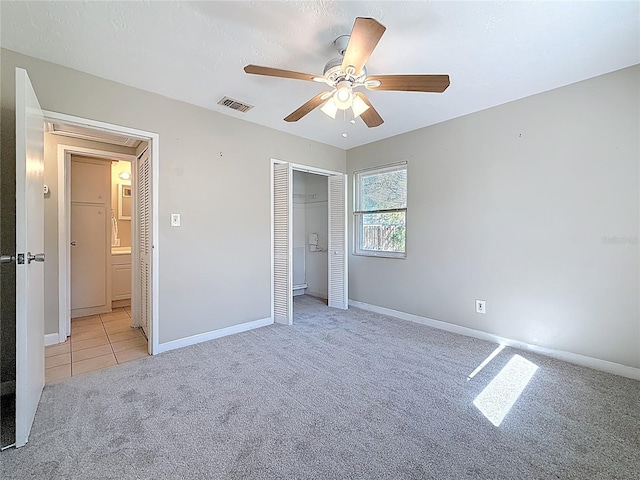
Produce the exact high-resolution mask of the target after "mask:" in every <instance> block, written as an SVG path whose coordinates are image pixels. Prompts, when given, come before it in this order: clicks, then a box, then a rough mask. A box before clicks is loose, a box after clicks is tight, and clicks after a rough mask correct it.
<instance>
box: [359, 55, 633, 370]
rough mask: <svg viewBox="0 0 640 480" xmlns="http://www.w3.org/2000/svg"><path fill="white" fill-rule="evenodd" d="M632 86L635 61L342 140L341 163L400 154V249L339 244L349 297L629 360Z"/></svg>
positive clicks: (367, 163) (377, 161)
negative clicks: (345, 248)
mask: <svg viewBox="0 0 640 480" xmlns="http://www.w3.org/2000/svg"><path fill="white" fill-rule="evenodd" d="M639 86H640V66H635V67H631V68H627V69H624V70H620V71H617V72H614V73H611V74H608V75H604V76H600V77H597V78H593V79H590V80H587V81H584V82H580V83H576V84H574V85H570V86H567V87H563V88H560V89H557V90H553V91H550V92H546V93H542V94H539V95H535V96H532V97H529V98H525V99H522V100H518V101H515V102H512V103H508V104H505V105H502V106H499V107H496V108H492V109H489V110H485V111H482V112H478V113H475V114H472V115H468V116H465V117H462V118H458V119H455V120H451V121H449V122H445V123H442V124H439V125H435V126H432V127H427V128H424V129H421V130H417V131H414V132H410V133H406V134H403V135H399V136H396V137H393V138H390V139H387V140H383V141H380V142H376V143H372V144H369V145H366V146H362V147H359V148H355V149H352V150H349V151H348V153H347V166H348V169H347V171H348V173H349V174H350V177H351V174H352V173H353V171H355V170H359V169H362V168H366V167H371V166H375V165H382V164H388V163H392V162H397V161H401V160H407V162H408V214H407V259H406V260H399V259H384V258H370V257H359V256H353V255H351V256H350V258H349V262H350V263H349V293H350V298H351V299H353V300H357V301H361V302H365V303H369V304H373V305H378V306H382V307H387V308H391V309H394V310H399V311H403V312H407V313H411V314H415V315H420V316H424V317H428V318H432V319H436V320H441V321H444V322H449V323H452V324H456V325H461V326H464V327H469V328H473V329H476V330H483V331H486V332H490V333H494V334H497V335H500V336H503V337H507V338H510V339H514V340H519V341H523V342H526V343H529V344H534V345H539V346H543V347H547V348H551V349H557V350H563V351H567V352H573V353H577V354H581V355H586V356H590V357H594V358H598V359H602V360H608V361H611V362H616V363H620V364H623V365H627V366H631V367H640V311H639V299H640V282H639V261H640V248H639V245H638V243H639V242H638V238H639V236H640V231H639V230H640V226H639V214H640V193H639V192H640V184H639V173H640V169H639V161H640V138H639V136H640V133H639V132H640V123H639V119H640V95H639V88H640V87H639ZM349 201H350V202H351V201H352V198H351V196H350V198H349ZM350 208H351V211H353V205H350ZM350 235H351V239H353V232H352V231H351V234H350ZM475 299H484V300H486V302H487V314H486V315H480V314H476V313H475V311H474V300H475Z"/></svg>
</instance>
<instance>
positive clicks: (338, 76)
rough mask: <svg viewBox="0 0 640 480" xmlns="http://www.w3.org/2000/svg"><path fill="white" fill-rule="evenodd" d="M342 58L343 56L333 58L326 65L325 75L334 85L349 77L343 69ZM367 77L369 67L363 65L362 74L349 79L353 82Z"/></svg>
mask: <svg viewBox="0 0 640 480" xmlns="http://www.w3.org/2000/svg"><path fill="white" fill-rule="evenodd" d="M342 60H343V58H342V57H336V58H332V59H331V60H329V61H328V62H327V63H326V64H325V66H324V71H323V75H324V77H325V78H326V79H327V80H328V81H329V82H330V83H331V84H332V85H335V84H337V83H338V82H340V81H341V80H345V79H347V74H346V73H345V72H343V71H342ZM365 78H367V68H366V67H362V71H361V72H360V75H358V76H357V77H351V78H349V79H348V80H349V81H352V83H353V82H360V81H364V79H365Z"/></svg>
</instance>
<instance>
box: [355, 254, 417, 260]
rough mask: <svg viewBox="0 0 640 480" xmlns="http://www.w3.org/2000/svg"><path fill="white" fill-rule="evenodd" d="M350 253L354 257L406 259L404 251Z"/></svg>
mask: <svg viewBox="0 0 640 480" xmlns="http://www.w3.org/2000/svg"><path fill="white" fill-rule="evenodd" d="M352 255H354V256H356V257H377V258H397V259H398V260H406V259H407V254H406V253H394V252H353V253H352Z"/></svg>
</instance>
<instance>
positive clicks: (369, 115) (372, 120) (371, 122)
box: [354, 92, 384, 128]
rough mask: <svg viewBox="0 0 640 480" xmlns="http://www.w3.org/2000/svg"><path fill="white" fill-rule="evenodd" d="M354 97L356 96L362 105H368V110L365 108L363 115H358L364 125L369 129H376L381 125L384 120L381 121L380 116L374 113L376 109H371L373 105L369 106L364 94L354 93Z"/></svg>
mask: <svg viewBox="0 0 640 480" xmlns="http://www.w3.org/2000/svg"><path fill="white" fill-rule="evenodd" d="M354 95H357V96H358V97H360V98H361V99H362V101H363V102H364V103H366V104H367V105H369V108H367V109H366V110H365V111H364V112H363V113H361V114H360V118H361V119H362V121H363V122H364V123H366V124H367V127H369V128H371V127H378V126H380V125H382V124H383V123H384V120H383V119H382V117H381V116H380V114H379V113H378V112H377V111H376V109H375V108H373V105H371V102H370V101H369V99H368V98H367V97H366V96H365V94H364V93H362V92H355V93H354Z"/></svg>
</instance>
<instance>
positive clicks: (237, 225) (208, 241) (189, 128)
mask: <svg viewBox="0 0 640 480" xmlns="http://www.w3.org/2000/svg"><path fill="white" fill-rule="evenodd" d="M16 66H20V67H23V68H26V70H27V71H28V73H29V76H30V78H31V81H32V83H33V86H34V88H35V90H36V93H37V94H38V98H39V99H40V103H41V105H42V107H43V108H44V109H46V110H53V111H57V112H62V113H66V114H69V115H77V116H80V117H87V118H91V119H95V120H100V121H103V122H108V123H114V124H118V125H123V126H127V127H132V128H137V129H141V130H147V131H152V132H156V133H158V134H159V135H160V172H159V177H160V178H159V185H158V195H159V203H160V205H159V215H160V238H159V244H158V248H159V255H160V260H159V265H158V268H159V275H160V292H159V301H160V306H159V317H160V325H159V335H160V342H167V341H171V340H175V339H179V338H184V337H187V336H190V335H195V334H198V333H203V332H208V331H212V330H217V329H220V328H224V327H228V326H232V325H236V324H239V323H243V322H248V321H252V320H257V319H261V318H266V317H270V316H271V312H270V309H271V303H270V272H271V267H270V258H271V256H270V244H271V240H270V231H271V228H270V207H269V205H270V187H269V185H270V182H269V169H270V158H272V157H273V158H278V159H281V160H285V161H290V162H296V163H301V164H306V165H311V166H316V167H320V168H326V169H329V170H335V171H340V172H344V171H345V161H346V153H345V152H344V151H343V150H340V149H337V148H334V147H330V146H327V145H323V144H320V143H316V142H313V141H310V140H306V139H303V138H299V137H295V136H292V135H289V134H286V133H282V132H279V131H276V130H272V129H269V128H265V127H262V126H259V125H255V124H252V123H248V122H245V121H243V120H240V119H236V118H233V117H230V116H227V115H222V114H219V113H216V112H212V111H210V110H206V109H203V108H199V107H195V106H193V105H189V104H186V103H183V102H178V101H175V100H171V99H168V98H165V97H162V96H160V95H156V94H152V93H149V92H145V91H142V90H138V89H135V88H131V87H128V86H125V85H121V84H117V83H114V82H111V81H108V80H105V79H101V78H98V77H94V76H91V75H87V74H84V73H81V72H78V71H75V70H71V69H68V68H65V67H61V66H59V65H55V64H52V63H48V62H43V61H41V60H37V59H35V58H31V57H27V56H24V55H20V54H17V53H15V52H11V51H8V50H2V102H3V108H5V104H6V106H7V108H9V109H11V108H15V107H14V106H13V95H14V93H13V90H14V85H13V83H14V82H13V80H12V78H13V75H14V73H13V71H14V67H16ZM185 88H189V87H188V85H185ZM238 115H239V114H238ZM2 128H3V130H4V128H5V126H4V123H3V126H2ZM3 134H4V132H3ZM14 148H15V147H14ZM3 157H4V152H3ZM171 213H180V214H182V226H181V227H180V228H171V227H170V226H169V218H170V214H171ZM247 285H252V286H253V288H250V289H248V288H247ZM247 291H251V294H247V293H246V292H247Z"/></svg>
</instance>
